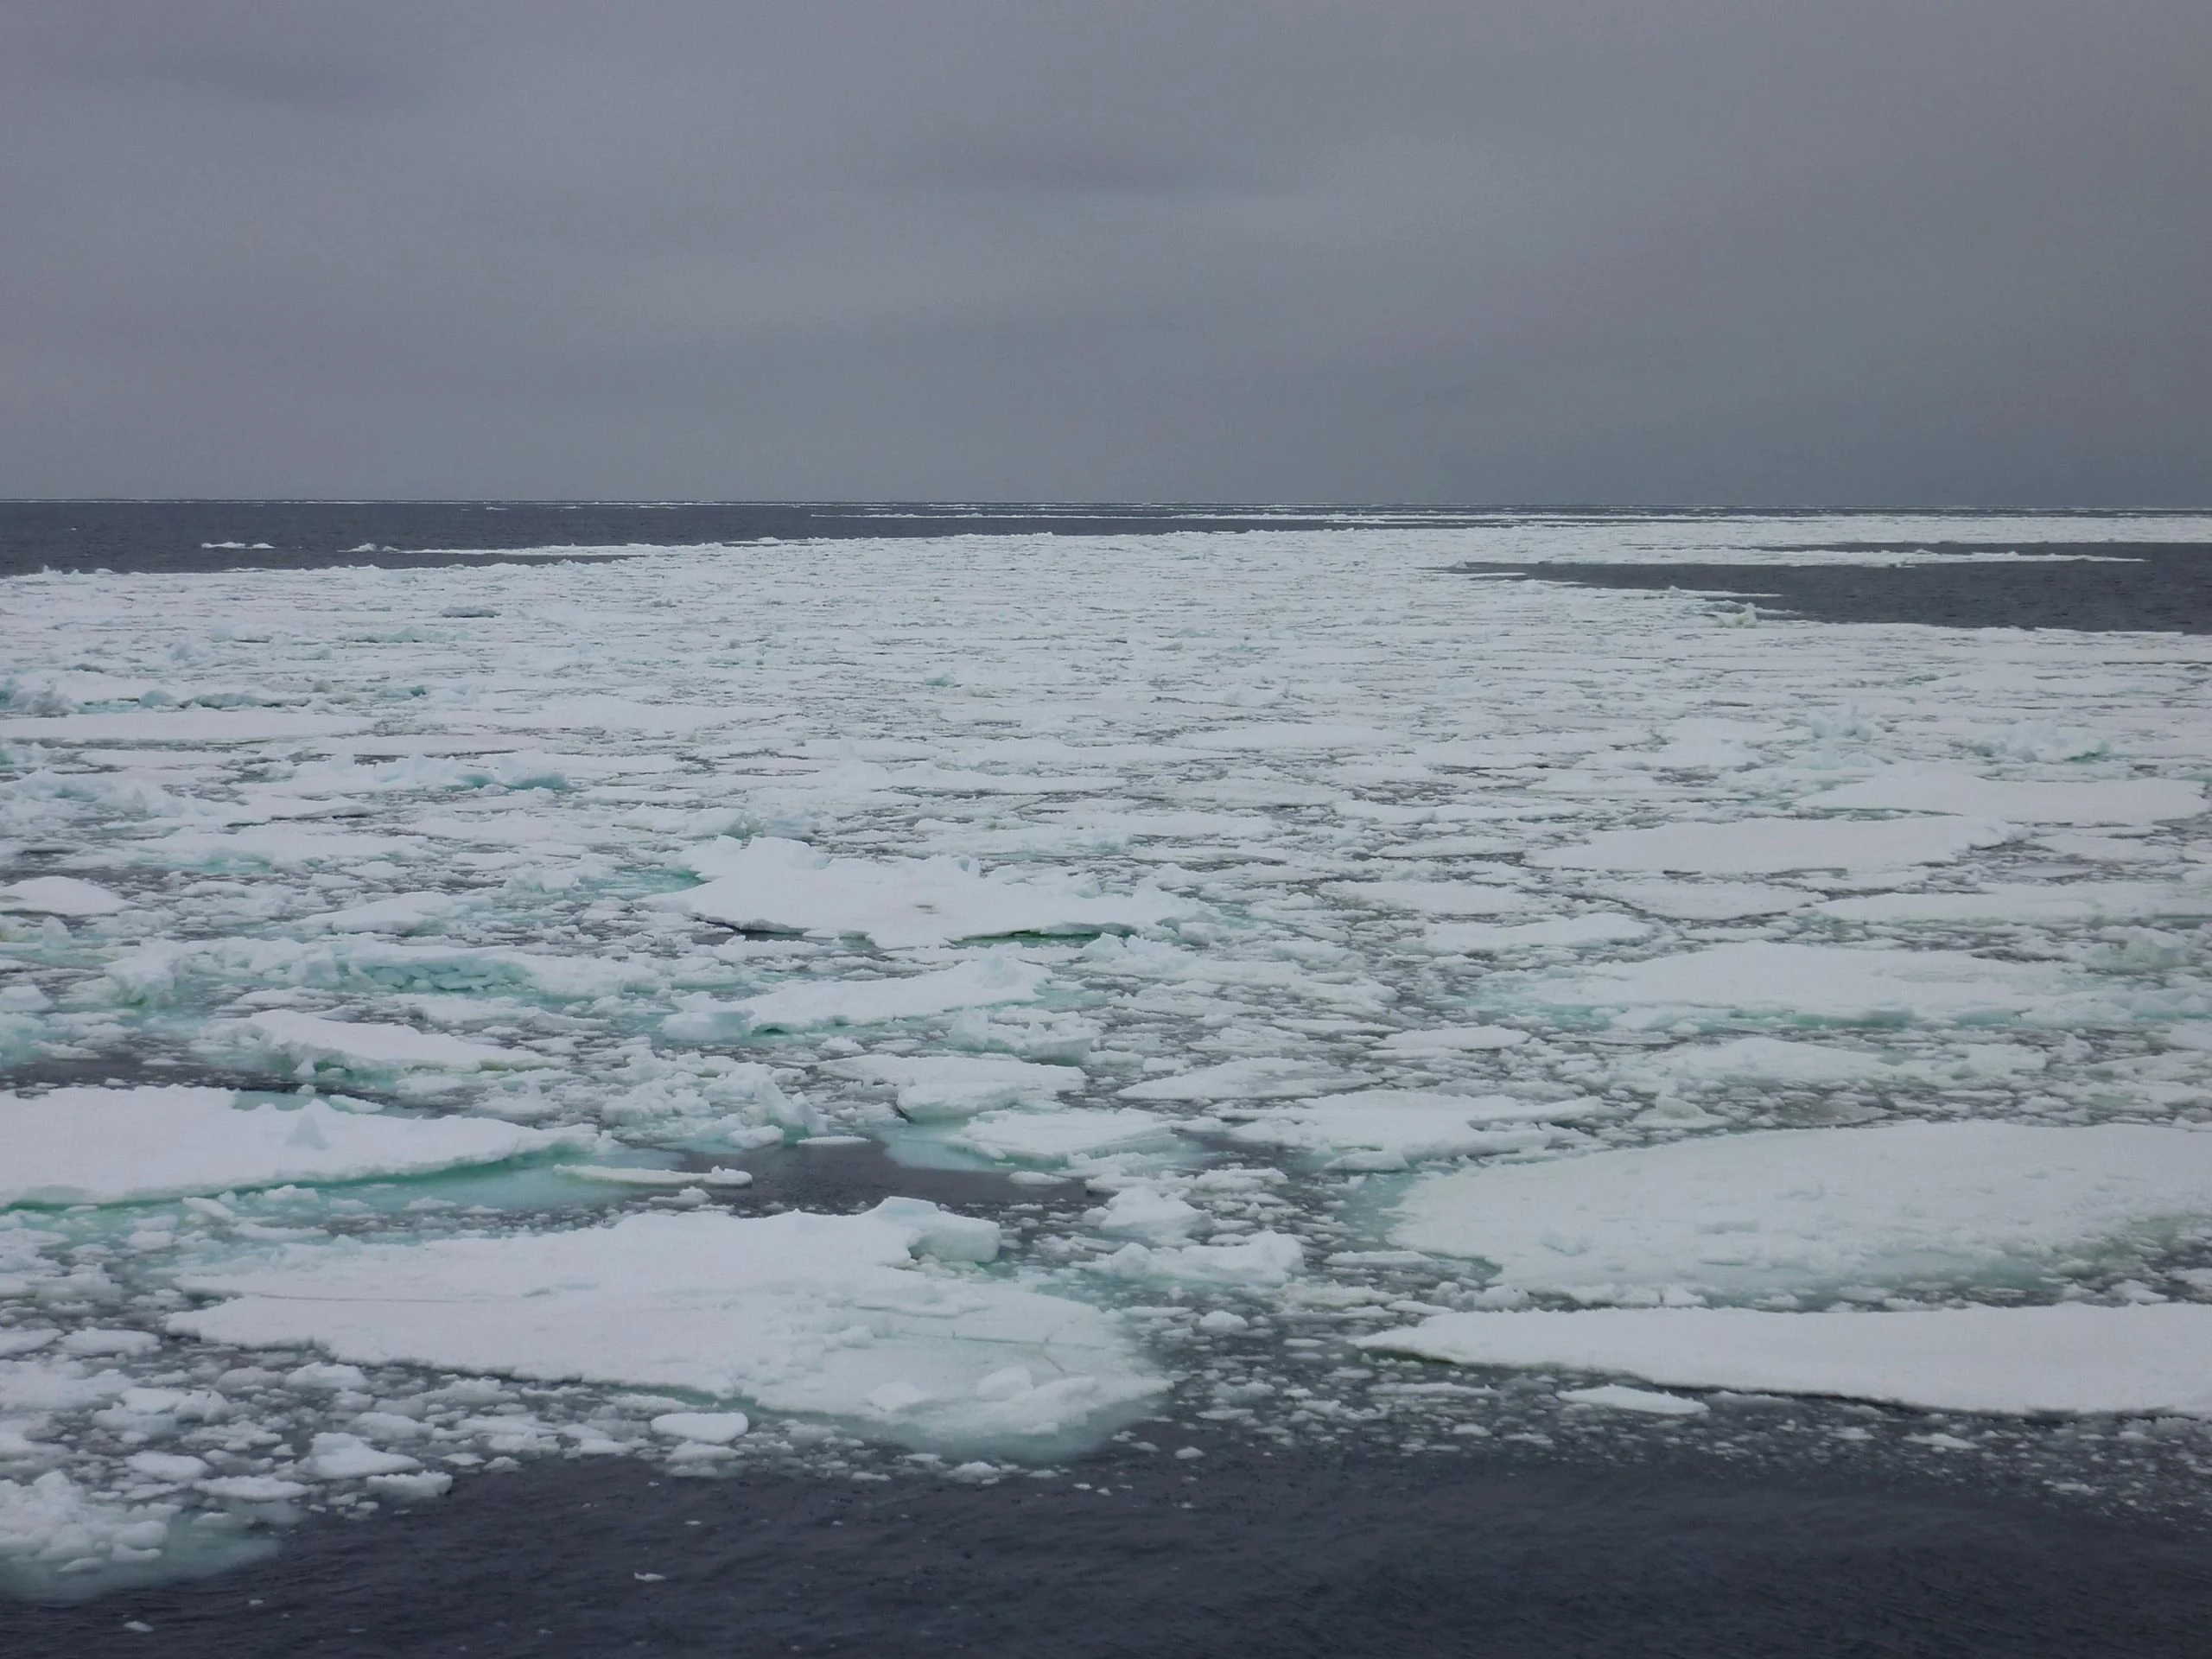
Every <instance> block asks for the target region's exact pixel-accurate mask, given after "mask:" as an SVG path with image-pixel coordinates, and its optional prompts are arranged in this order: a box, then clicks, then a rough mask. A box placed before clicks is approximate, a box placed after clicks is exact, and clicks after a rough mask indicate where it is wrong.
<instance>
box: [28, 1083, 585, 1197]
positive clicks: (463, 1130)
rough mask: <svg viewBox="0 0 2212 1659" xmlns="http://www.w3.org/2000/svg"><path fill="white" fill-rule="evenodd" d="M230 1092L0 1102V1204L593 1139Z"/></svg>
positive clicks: (404, 1164) (253, 1180) (362, 1171)
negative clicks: (0, 1156)
mask: <svg viewBox="0 0 2212 1659" xmlns="http://www.w3.org/2000/svg"><path fill="white" fill-rule="evenodd" d="M596 1138H597V1137H596V1135H594V1133H593V1132H590V1131H586V1130H575V1129H528V1128H518V1127H517V1126H516V1125H514V1124H512V1123H501V1122H493V1121H492V1120H490V1119H487V1118H479V1117H427V1118H426V1117H399V1116H391V1115H387V1114H367V1113H359V1112H343V1111H339V1110H337V1109H334V1108H333V1107H331V1106H330V1105H329V1104H328V1103H326V1102H323V1101H321V1100H311V1101H308V1103H306V1104H304V1105H302V1106H298V1107H292V1108H286V1107H282V1106H277V1105H274V1104H270V1103H263V1104H261V1105H257V1106H251V1107H241V1106H239V1105H238V1096H236V1095H235V1094H233V1093H232V1092H231V1091H230V1090H227V1089H190V1088H161V1087H148V1088H140V1089H56V1090H52V1091H51V1092H49V1093H47V1094H43V1095H32V1096H24V1095H0V1145H4V1146H5V1147H7V1149H8V1150H7V1157H6V1159H5V1160H4V1161H0V1205H19V1204H39V1205H67V1204H140V1203H145V1202H147V1201H149V1200H152V1199H156V1198H181V1197H183V1196H185V1195H187V1194H191V1193H207V1192H226V1191H228V1190H230V1189H231V1188H233V1187H257V1186H278V1185H283V1184H285V1183H287V1182H294V1181H297V1182H319V1181H359V1180H367V1179H372V1178H375V1177H378V1176H393V1175H426V1174H432V1173H436V1172H437V1171H440V1170H446V1169H459V1168H465V1167H467V1166H472V1165H479V1164H496V1163H504V1162H505V1161H507V1160H510V1159H514V1158H522V1157H528V1156H531V1155H534V1154H540V1153H545V1152H550V1151H554V1150H557V1149H560V1148H563V1147H588V1146H589V1145H591V1144H592V1143H593V1142H594V1141H595V1140H596Z"/></svg>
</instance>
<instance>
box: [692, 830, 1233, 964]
mask: <svg viewBox="0 0 2212 1659" xmlns="http://www.w3.org/2000/svg"><path fill="white" fill-rule="evenodd" d="M690 863H691V866H692V868H694V869H696V871H697V872H698V873H699V874H702V875H703V876H706V877H707V878H708V880H707V881H706V883H705V885H704V886H702V887H693V888H690V889H688V890H687V891H684V892H682V893H666V894H664V895H662V896H661V897H660V898H658V899H655V900H654V901H653V902H654V903H655V904H658V905H660V906H664V907H665V908H668V909H671V910H677V911H681V912H683V913H684V914H685V915H687V916H696V917H699V918H702V919H703V920H707V921H714V922H722V923H726V924H728V925H730V926H732V927H737V928H745V929H757V930H766V931H785V932H791V933H812V934H821V935H827V936H829V937H833V938H834V937H837V936H841V935H858V936H860V937H861V938H868V939H872V940H873V941H874V943H876V944H879V945H881V946H883V947H885V948H886V949H890V950H897V949H900V948H903V947H908V946H913V945H925V944H951V943H953V942H954V941H956V940H960V939H982V938H1005V937H1007V936H1008V935H1012V934H1018V933H1020V934H1051V933H1075V934H1092V933H1099V932H1133V931H1141V930H1142V929H1145V928H1148V927H1156V926H1158V925H1160V923H1162V922H1164V921H1167V920H1170V919H1172V918H1177V917H1183V916H1192V915H1196V914H1197V913H1198V906H1196V905H1194V904H1192V903H1191V902H1190V901H1189V900H1187V899H1178V898H1175V897H1174V896H1173V895H1172V894H1168V893H1160V892H1159V891H1157V890H1154V891H1149V892H1147V891H1143V890H1140V891H1139V892H1136V893H1127V894H1120V895H1115V894H1105V893H1100V892H1098V891H1097V889H1096V887H1095V886H1094V885H1093V884H1091V883H1089V882H1086V881H1084V880H1080V879H1078V878H1077V877H1074V876H1071V875H1066V874H1057V875H1053V876H1050V877H1031V878H1028V879H1026V880H1017V879H1014V878H1009V877H1004V876H988V875H984V874H982V873H981V872H979V871H978V870H976V868H975V867H974V865H973V864H971V863H970V862H969V861H966V860H962V859H952V858H931V859H906V860H898V861H891V862H881V861H875V860H870V859H856V858H845V859H833V858H830V857H829V856H828V855H825V854H823V853H820V852H817V851H816V850H815V849H813V848H811V847H809V846H807V845H805V844H804V842H796V841H782V840H778V839H776V838H774V837H772V836H769V837H763V838H762V839H760V840H758V841H753V842H746V843H745V844H744V845H742V846H740V845H738V844H737V843H735V842H718V843H715V845H713V846H710V847H708V848H705V849H701V850H700V851H699V852H697V853H695V854H694V855H692V858H691V860H690Z"/></svg>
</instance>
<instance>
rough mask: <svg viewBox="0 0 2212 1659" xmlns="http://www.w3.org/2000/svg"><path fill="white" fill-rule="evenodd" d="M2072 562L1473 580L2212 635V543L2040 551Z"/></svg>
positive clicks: (1567, 569) (1844, 611)
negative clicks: (1678, 591)
mask: <svg viewBox="0 0 2212 1659" xmlns="http://www.w3.org/2000/svg"><path fill="white" fill-rule="evenodd" d="M2016 547H2018V543H1992V542H1916V543H1910V544H1909V545H1908V544H1905V543H1878V542H1859V543H1838V544H1836V545H1835V546H1834V547H1833V548H1829V549H1822V550H1821V551H1834V552H1836V553H1838V554H1842V555H1847V556H1853V557H1859V558H1862V559H1863V557H1864V556H1865V555H1867V554H1870V553H1871V554H1880V553H1901V552H1908V551H1920V550H1924V551H1929V552H1938V553H1993V552H2006V551H2011V550H2013V549H2014V548H2016ZM2032 551H2034V552H2037V553H2048V554H2056V555H2064V556H2066V557H2062V558H2056V559H2053V560H2050V561H2049V562H2044V561H2041V560H2035V559H2024V560H2018V561H2006V562H2001V563H2000V562H1996V561H1991V562H1988V563H1979V562H1977V563H1956V564H1900V565H1887V564H1870V563H1852V564H1540V565H1516V564H1480V563H1471V564H1463V565H1459V566H1457V567H1455V568H1456V569H1459V571H1461V572H1462V573H1464V574H1465V575H1486V576H1497V575H1524V576H1528V577H1530V578H1532V579H1535V580H1537V581H1542V582H1574V583H1578V584H1580V585H1582V586H1585V587H1593V588H1640V589H1644V590H1647V591H1649V590H1652V589H1663V588H1689V589H1694V590H1696V591H1698V592H1700V593H1726V594H1736V595H1739V596H1741V597H1743V598H1746V599H1749V600H1751V601H1752V602H1753V603H1755V604H1757V605H1758V607H1759V608H1760V609H1761V610H1763V611H1770V612H1772V613H1775V614H1777V615H1779V616H1795V617H1804V618H1808V619H1810V620H1814V621H1816V622H1918V623H1924V624H1926V625H1928V626H1931V627H1939V628H2082V629H2088V630H2092V631H2096V630H2111V629H2145V630H2149V631H2153V632H2175V633H2212V543H2202V542H2087V543H2066V542H2050V543H2042V542H2039V543H2035V544H2034V545H2033V548H2032Z"/></svg>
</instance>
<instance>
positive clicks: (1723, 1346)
mask: <svg viewBox="0 0 2212 1659" xmlns="http://www.w3.org/2000/svg"><path fill="white" fill-rule="evenodd" d="M1359 1345H1360V1346H1361V1347H1363V1348H1366V1349H1370V1350H1373V1351H1381V1352H1389V1353H1401V1354H1414V1355H1418V1356H1419V1357H1422V1358H1424V1359H1438V1360H1446V1361H1450V1362H1452V1363H1455V1364H1460V1365H1511V1366H1556V1367H1562V1368H1567V1369H1572V1370H1582V1371H1618V1372H1623V1373H1625V1374H1626V1375H1628V1376H1637V1377H1642V1378H1643V1379H1644V1380H1645V1381H1647V1382H1651V1383H1663V1384H1666V1385H1668V1386H1669V1387H1673V1388H1689V1389H1752V1390H1760V1391H1766V1392H1771V1393H1777V1394H1814V1395H1841V1396H1844V1397H1847V1398H1852V1399H1859V1400H1878V1401H1883V1402H1888V1403H1890V1404H1893V1405H1900V1406H1917V1407H1922V1408H1927V1409H1930V1410H1936V1411H1970V1412H1995V1413H2006V1414H2031V1413H2041V1412H2055V1413H2107V1412H2109V1413H2121V1412H2125V1413H2137V1412H2140V1413H2152V1414H2164V1413H2171V1414H2179V1415H2192V1416H2212V1307H2205V1306H2183V1305H2179V1304H2171V1303H2170V1304H2168V1305H2166V1306H2158V1307H2088V1306H2081V1305H2079V1304H2072V1303H2062V1304H2059V1305H2057V1306H2050V1307H1945V1308H1926V1309H1917V1310H1911V1311H1907V1312H1901V1313H1758V1312H1756V1311H1754V1310H1752V1309H1749V1308H1738V1307H1706V1308H1596V1309H1592V1310H1591V1311H1589V1312H1587V1313H1541V1312H1522V1313H1443V1314H1439V1315H1438V1316H1436V1317H1435V1318H1433V1319H1425V1320H1423V1321H1422V1322H1421V1324H1420V1325H1414V1326H1410V1327H1408V1328H1406V1329H1403V1330H1395V1331H1383V1332H1376V1333H1375V1334H1374V1335H1372V1336H1368V1337H1363V1338H1360V1339H1359ZM1597 1392H1598V1391H1597V1390H1594V1389H1593V1390H1584V1391H1582V1397H1583V1398H1585V1399H1589V1398H1590V1397H1591V1395H1594V1394H1596V1393H1597ZM1561 1397H1562V1398H1564V1399H1573V1398H1575V1397H1576V1395H1574V1394H1573V1393H1571V1392H1570V1393H1568V1394H1565V1395H1562V1396H1561ZM1592 1403H1599V1404H1604V1403H1611V1402H1606V1401H1602V1400H1599V1401H1593V1402H1592Z"/></svg>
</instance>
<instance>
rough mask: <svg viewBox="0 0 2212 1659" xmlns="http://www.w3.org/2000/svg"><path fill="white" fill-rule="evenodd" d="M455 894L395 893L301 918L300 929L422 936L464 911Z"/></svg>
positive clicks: (460, 898)
mask: <svg viewBox="0 0 2212 1659" xmlns="http://www.w3.org/2000/svg"><path fill="white" fill-rule="evenodd" d="M464 902H465V900H464V899H462V897H461V894H459V893H393V894H392V895H391V897H390V898H386V899H373V900H372V901H371V902H369V903H368V904H365V905H353V906H348V907H346V909H344V910H326V911H321V912H318V913H316V914H315V915H313V916H302V918H300V919H299V922H298V924H297V925H298V926H299V927H300V928H302V930H303V931H309V932H318V933H420V932H423V931H426V930H428V929H429V928H430V927H432V926H433V925H435V924H436V923H437V922H439V921H442V920H443V919H444V918H446V917H448V916H450V915H452V914H453V913H454V912H455V911H457V910H459V909H460V908H461V906H462V905H463V903H464Z"/></svg>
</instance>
